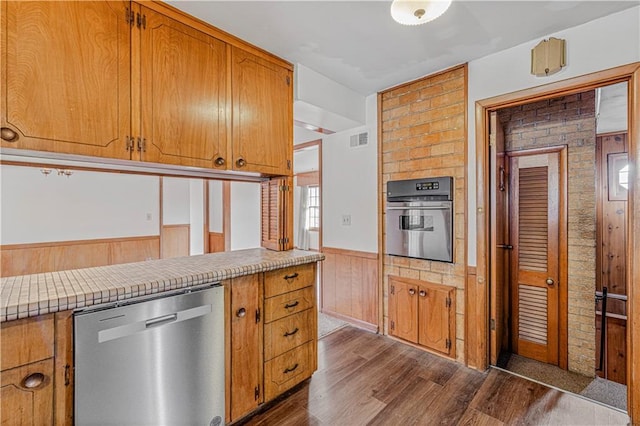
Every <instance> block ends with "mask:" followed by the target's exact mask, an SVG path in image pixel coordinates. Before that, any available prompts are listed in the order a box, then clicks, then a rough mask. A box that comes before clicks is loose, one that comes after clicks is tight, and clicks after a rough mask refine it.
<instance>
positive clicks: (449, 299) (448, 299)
mask: <svg viewBox="0 0 640 426" xmlns="http://www.w3.org/2000/svg"><path fill="white" fill-rule="evenodd" d="M444 305H445V306H446V307H447V308H450V307H451V298H450V297H447V300H445V302H444Z"/></svg>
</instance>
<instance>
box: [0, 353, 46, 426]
mask: <svg viewBox="0 0 640 426" xmlns="http://www.w3.org/2000/svg"><path fill="white" fill-rule="evenodd" d="M0 382H1V384H0V389H1V392H0V395H1V396H0V400H1V401H2V403H1V405H2V407H1V409H2V424H3V425H52V424H53V358H49V359H47V360H44V361H39V362H34V363H32V364H27V365H24V366H21V367H16V368H12V369H11V370H4V371H3V372H2V373H0Z"/></svg>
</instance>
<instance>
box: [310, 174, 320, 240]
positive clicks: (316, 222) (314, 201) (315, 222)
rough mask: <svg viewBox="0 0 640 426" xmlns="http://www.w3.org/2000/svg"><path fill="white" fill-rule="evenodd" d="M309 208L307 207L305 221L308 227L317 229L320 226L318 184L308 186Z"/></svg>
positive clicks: (313, 229)
mask: <svg viewBox="0 0 640 426" xmlns="http://www.w3.org/2000/svg"><path fill="white" fill-rule="evenodd" d="M307 190H308V191H309V192H308V194H309V199H308V202H309V208H308V209H307V215H308V216H307V218H308V220H307V223H308V224H309V229H310V230H312V231H317V230H318V229H319V228H320V187H319V186H318V185H314V186H309V187H308V189H307Z"/></svg>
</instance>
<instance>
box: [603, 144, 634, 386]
mask: <svg viewBox="0 0 640 426" xmlns="http://www.w3.org/2000/svg"><path fill="white" fill-rule="evenodd" d="M627 151H628V142H627V134H626V133H618V134H610V135H605V136H599V137H598V138H597V139H596V171H597V181H598V191H597V207H596V217H597V220H596V224H597V228H596V259H597V260H596V265H597V266H596V272H597V278H596V291H598V292H600V293H599V295H600V294H602V293H601V292H602V290H603V287H606V288H607V302H606V322H605V324H606V328H605V336H604V347H601V346H602V341H601V332H602V310H603V309H602V308H603V302H602V300H599V301H598V302H597V303H596V317H595V322H596V324H595V325H596V341H595V345H596V372H597V374H598V375H599V376H600V377H604V378H606V379H608V380H612V381H615V382H618V383H622V384H626V383H627V377H626V363H627V342H626V334H627V294H628V293H627V286H626V281H627V280H626V263H627V262H626V247H627V241H626V235H627V232H626V225H627V193H628V182H627V183H626V186H627V188H625V182H624V180H625V173H624V172H625V170H627V171H628V154H627ZM625 166H626V167H627V169H625ZM627 173H628V172H627ZM621 177H622V179H621ZM626 178H627V179H628V175H626ZM621 180H622V184H621ZM601 357H602V360H601Z"/></svg>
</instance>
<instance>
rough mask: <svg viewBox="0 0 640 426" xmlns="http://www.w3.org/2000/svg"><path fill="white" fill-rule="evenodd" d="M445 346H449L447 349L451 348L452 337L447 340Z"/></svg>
mask: <svg viewBox="0 0 640 426" xmlns="http://www.w3.org/2000/svg"><path fill="white" fill-rule="evenodd" d="M445 346H446V347H447V349H451V339H447V340H446V342H445Z"/></svg>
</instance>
